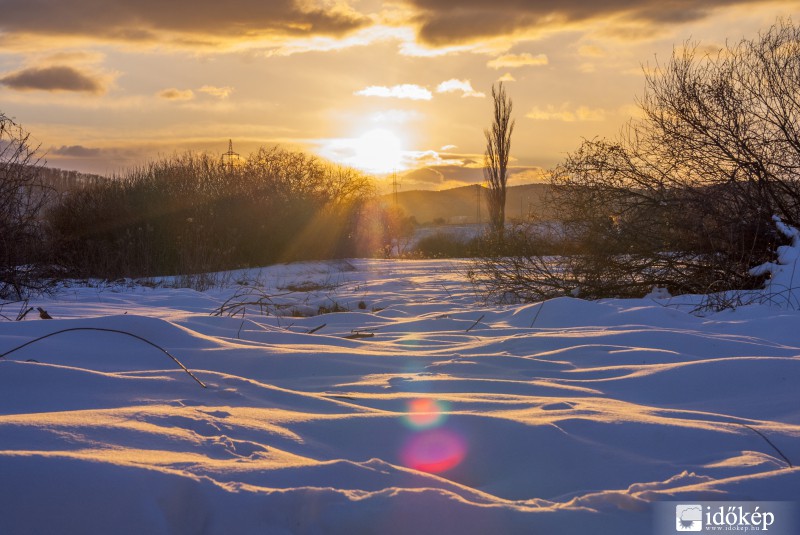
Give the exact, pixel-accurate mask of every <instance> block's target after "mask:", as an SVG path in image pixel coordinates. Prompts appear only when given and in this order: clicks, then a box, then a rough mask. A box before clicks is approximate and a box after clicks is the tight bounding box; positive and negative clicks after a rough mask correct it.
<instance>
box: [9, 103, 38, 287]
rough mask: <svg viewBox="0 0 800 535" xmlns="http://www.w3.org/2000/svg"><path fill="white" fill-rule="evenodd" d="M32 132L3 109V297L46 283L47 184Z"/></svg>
mask: <svg viewBox="0 0 800 535" xmlns="http://www.w3.org/2000/svg"><path fill="white" fill-rule="evenodd" d="M36 151H37V148H36V147H32V146H31V144H30V134H28V133H27V132H25V130H23V129H22V127H20V126H19V125H18V124H17V123H15V122H14V121H13V120H12V119H10V118H9V117H8V116H6V115H5V114H3V113H2V112H0V298H2V299H15V300H21V299H23V298H24V297H26V295H27V294H28V293H29V292H31V291H36V290H42V289H44V288H45V287H46V286H47V283H46V281H44V279H43V278H42V266H40V265H38V262H37V261H38V260H40V258H39V257H38V255H39V253H40V252H41V251H40V250H39V249H38V247H37V246H38V244H40V243H42V239H41V237H42V236H41V225H40V216H41V211H42V208H43V206H44V205H45V203H46V202H47V195H46V193H47V188H45V187H44V186H43V185H42V183H41V180H40V176H39V169H40V160H39V158H38V156H36Z"/></svg>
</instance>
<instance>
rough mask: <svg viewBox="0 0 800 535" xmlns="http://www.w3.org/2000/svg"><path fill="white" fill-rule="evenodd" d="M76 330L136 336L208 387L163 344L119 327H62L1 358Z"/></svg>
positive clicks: (0, 357) (18, 347)
mask: <svg viewBox="0 0 800 535" xmlns="http://www.w3.org/2000/svg"><path fill="white" fill-rule="evenodd" d="M74 331H98V332H107V333H116V334H124V335H125V336H130V337H131V338H136V339H137V340H141V341H142V342H144V343H146V344H148V345H151V346H153V347H154V348H156V349H158V350H159V351H161V352H162V353H164V354H165V355H167V356H168V357H169V358H171V359H172V360H173V361H175V364H177V365H178V366H180V367H181V368H182V369H183V371H185V372H186V373H188V374H189V377H191V378H192V379H194V380H195V381H197V384H199V385H200V386H202V387H203V388H206V385H205V383H203V381H201V380H200V379H198V378H197V377H195V375H194V374H193V373H192V372H190V371H189V369H188V368H187V367H186V366H184V365H183V364H182V363H181V361H179V360H178V359H177V358H175V357H174V356H173V355H172V354H171V353H170V352H169V351H167V350H166V349H164V348H163V347H161V346H159V345H157V344H154V343H153V342H151V341H150V340H148V339H146V338H143V337H141V336H139V335H136V334H133V333H129V332H127V331H120V330H118V329H105V328H101V327H72V328H70V329H62V330H60V331H56V332H52V333H50V334H46V335H44V336H40V337H39V338H34V339H33V340H30V341H28V342H25V343H24V344H22V345H20V346H17V347H15V348H13V349H10V350H8V351H6V352H5V353H3V354H1V355H0V359H4V358H6V356H8V355H10V354H11V353H14V352H15V351H18V350H20V349H22V348H23V347H27V346H29V345H31V344H33V343H35V342H39V341H40V340H44V339H45V338H50V337H51V336H55V335H57V334H63V333H68V332H74Z"/></svg>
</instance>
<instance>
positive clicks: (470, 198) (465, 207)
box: [384, 184, 550, 224]
mask: <svg viewBox="0 0 800 535" xmlns="http://www.w3.org/2000/svg"><path fill="white" fill-rule="evenodd" d="M549 188H550V186H548V185H547V184H526V185H522V186H510V187H509V188H508V190H507V191H506V218H507V219H509V220H511V219H519V218H521V217H522V218H526V219H527V218H528V217H529V214H533V215H534V216H535V217H546V214H544V208H543V206H544V202H543V201H544V196H545V194H546V192H547V190H548V189H549ZM478 191H480V216H479V214H478ZM384 199H385V200H386V202H389V203H391V202H394V196H393V195H392V194H388V195H384ZM397 204H398V205H399V206H400V207H401V208H403V210H405V211H406V213H407V214H409V215H412V216H414V217H416V218H417V221H418V222H420V223H421V224H426V223H435V222H442V220H443V222H444V223H462V224H463V223H477V222H479V221H478V218H479V217H480V222H483V223H485V222H486V221H487V220H488V214H489V212H488V209H487V207H486V188H484V187H483V186H480V185H472V186H462V187H460V188H453V189H447V190H442V191H425V190H414V191H401V192H398V194H397Z"/></svg>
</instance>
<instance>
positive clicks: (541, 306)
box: [531, 301, 544, 328]
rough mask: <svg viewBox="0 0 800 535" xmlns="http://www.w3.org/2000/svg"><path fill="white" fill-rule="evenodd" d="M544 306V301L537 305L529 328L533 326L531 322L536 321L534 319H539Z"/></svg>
mask: <svg viewBox="0 0 800 535" xmlns="http://www.w3.org/2000/svg"><path fill="white" fill-rule="evenodd" d="M543 308H544V301H542V302H541V304H540V305H539V309H538V310H537V311H536V315H535V316H534V317H533V321H532V322H531V328H533V324H534V323H536V320H537V319H539V314H541V313H542V309H543Z"/></svg>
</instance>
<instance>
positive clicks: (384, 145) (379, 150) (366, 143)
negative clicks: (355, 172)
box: [353, 128, 403, 173]
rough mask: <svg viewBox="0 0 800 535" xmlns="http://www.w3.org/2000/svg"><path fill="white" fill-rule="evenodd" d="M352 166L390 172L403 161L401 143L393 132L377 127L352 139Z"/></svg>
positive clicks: (378, 171)
mask: <svg viewBox="0 0 800 535" xmlns="http://www.w3.org/2000/svg"><path fill="white" fill-rule="evenodd" d="M353 147H354V149H355V154H354V155H353V166H355V167H358V168H359V169H363V170H364V171H368V172H372V173H390V172H391V171H393V170H395V169H397V168H398V167H400V164H401V163H402V161H403V145H402V143H401V141H400V138H399V137H397V136H396V135H395V134H394V133H393V132H390V131H389V130H385V129H383V128H378V129H375V130H370V131H369V132H367V133H365V134H364V135H362V136H361V137H359V138H358V139H356V140H354V145H353Z"/></svg>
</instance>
